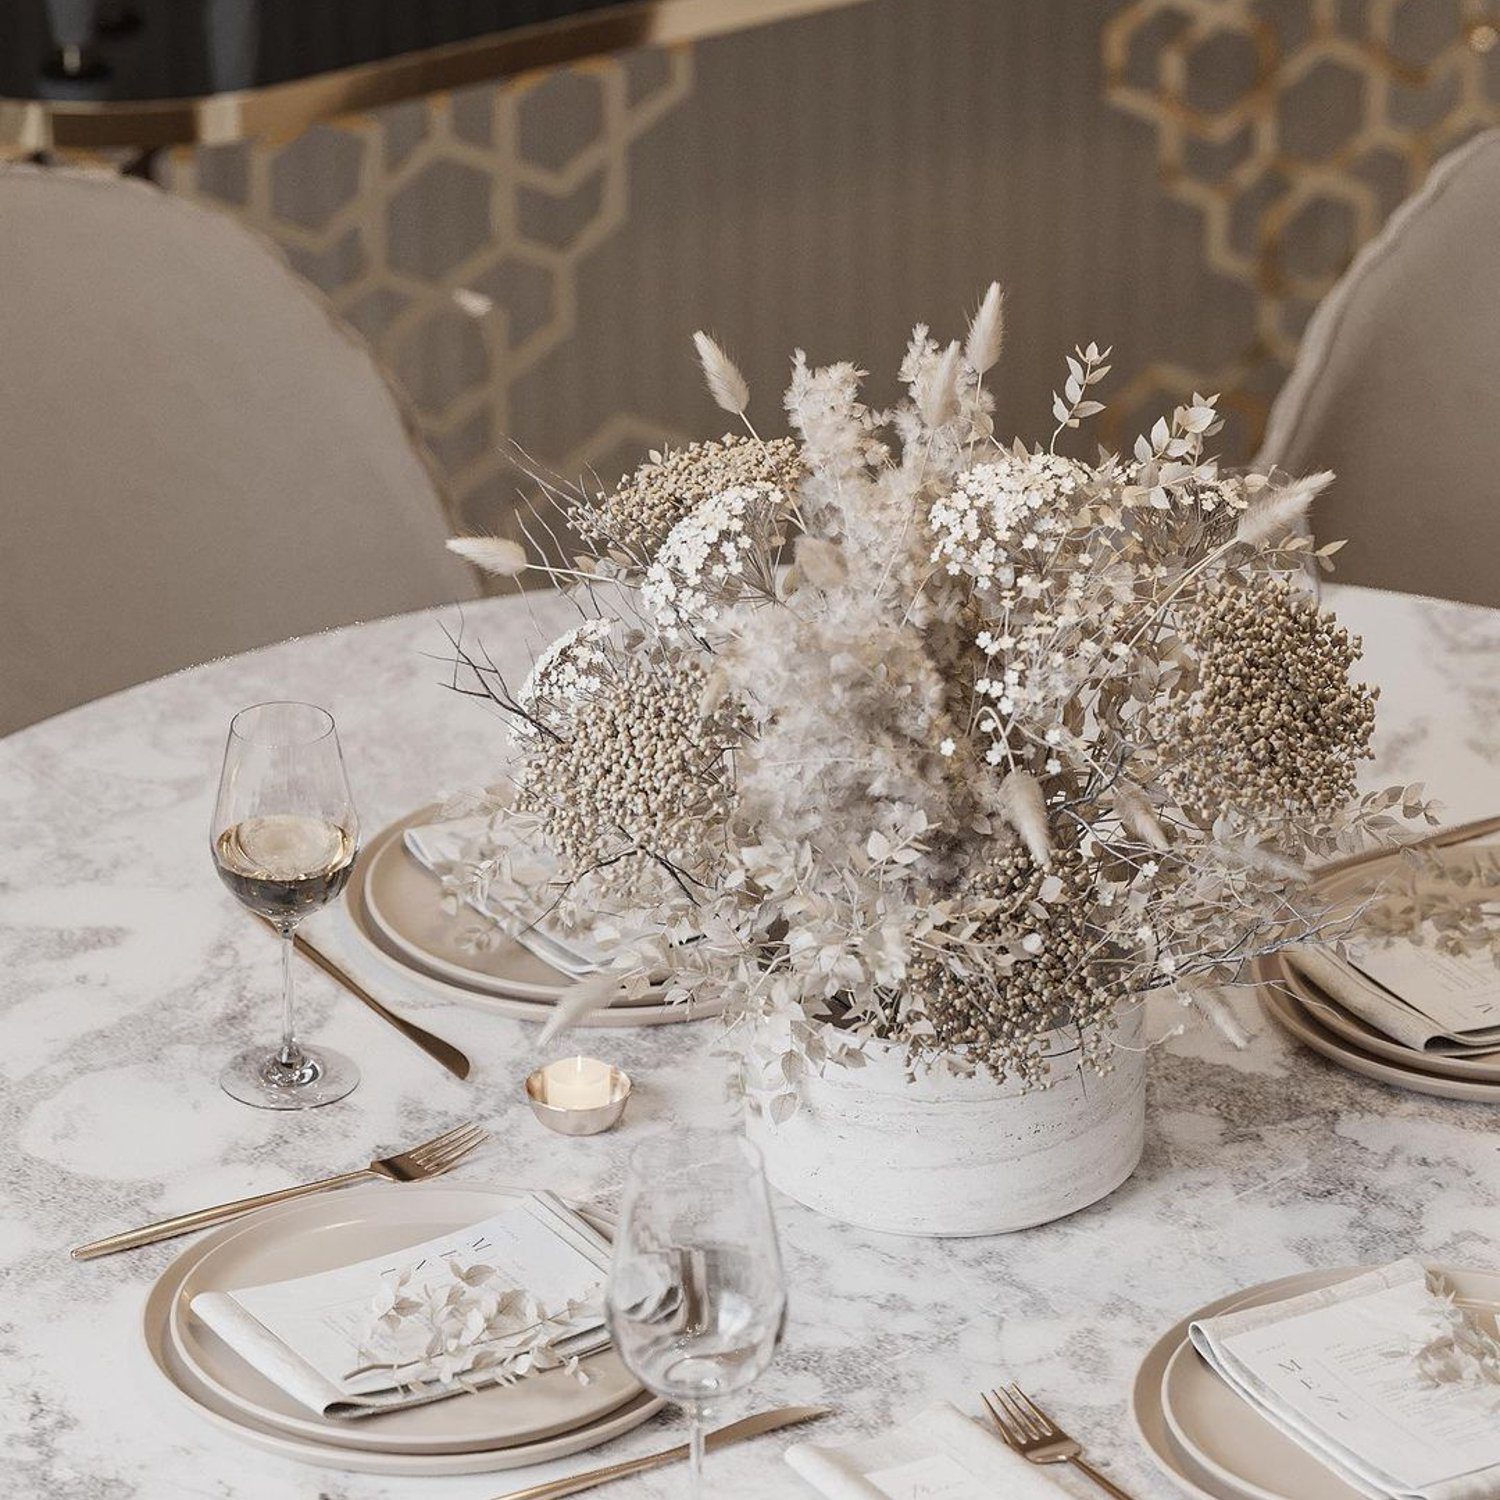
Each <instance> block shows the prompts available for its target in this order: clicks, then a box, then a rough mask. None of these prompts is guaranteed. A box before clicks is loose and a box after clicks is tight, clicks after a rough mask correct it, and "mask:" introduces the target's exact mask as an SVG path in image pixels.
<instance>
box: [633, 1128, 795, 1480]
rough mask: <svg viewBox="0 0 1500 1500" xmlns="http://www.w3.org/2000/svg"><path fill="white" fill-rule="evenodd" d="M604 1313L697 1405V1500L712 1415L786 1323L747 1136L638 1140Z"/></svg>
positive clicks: (665, 1388)
mask: <svg viewBox="0 0 1500 1500" xmlns="http://www.w3.org/2000/svg"><path fill="white" fill-rule="evenodd" d="M605 1310H606V1313H607V1316H608V1319H609V1329H610V1333H611V1335H612V1336H613V1338H614V1342H615V1349H616V1351H617V1352H618V1354H619V1356H620V1358H621V1359H622V1360H623V1361H624V1362H625V1365H626V1368H627V1369H629V1370H630V1371H631V1372H632V1374H634V1375H635V1376H636V1378H637V1379H638V1380H639V1381H640V1382H641V1384H642V1385H644V1386H646V1388H647V1389H648V1390H651V1391H654V1392H655V1393H656V1394H657V1395H658V1396H665V1397H667V1398H668V1399H669V1400H673V1401H677V1402H680V1403H681V1404H682V1405H683V1406H684V1407H686V1409H687V1413H688V1419H689V1422H690V1424H691V1432H692V1441H691V1445H690V1457H691V1462H690V1466H689V1467H690V1472H691V1479H690V1481H689V1484H690V1493H691V1494H692V1496H693V1497H694V1500H697V1497H698V1496H700V1495H701V1494H702V1485H703V1447H704V1444H703V1437H704V1431H703V1429H704V1423H705V1422H706V1421H707V1419H708V1415H709V1412H710V1411H711V1409H712V1407H713V1406H714V1405H715V1404H716V1403H717V1402H719V1401H720V1400H722V1399H723V1398H725V1397H727V1396H733V1395H735V1394H737V1393H738V1392H740V1391H743V1390H745V1389H747V1388H748V1387H749V1386H750V1384H751V1383H752V1382H753V1381H755V1380H757V1379H758V1378H759V1377H760V1376H761V1375H762V1374H764V1373H765V1370H766V1368H767V1366H769V1365H770V1363H771V1358H772V1356H773V1355H774V1354H775V1352H776V1346H777V1344H778V1343H779V1342H780V1341H781V1334H782V1328H783V1326H784V1324H785V1321H786V1287H785V1283H784V1282H783V1279H782V1273H781V1252H780V1251H779V1249H778V1248H777V1244H776V1225H775V1222H774V1221H773V1219H772V1217H771V1199H770V1193H769V1191H768V1190H767V1188H766V1179H765V1173H764V1171H763V1170H762V1167H761V1161H760V1153H759V1152H758V1151H757V1150H756V1149H755V1147H754V1146H753V1145H751V1144H750V1142H749V1141H747V1140H746V1139H745V1138H744V1137H743V1136H741V1135H737V1134H727V1133H720V1132H713V1131H708V1132H702V1131H700V1132H692V1131H689V1132H687V1133H684V1134H681V1135H675V1134H669V1135H659V1136H656V1137H655V1138H653V1139H651V1140H648V1141H645V1142H643V1143H642V1144H641V1145H640V1146H639V1147H637V1148H636V1150H635V1152H634V1154H633V1155H632V1156H631V1158H630V1170H629V1173H628V1176H627V1178H626V1182H625V1197H624V1202H623V1203H622V1204H621V1208H620V1222H619V1225H618V1227H617V1228H616V1230H615V1245H614V1255H613V1257H612V1259H611V1262H610V1270H609V1284H608V1287H607V1289H606V1292H605Z"/></svg>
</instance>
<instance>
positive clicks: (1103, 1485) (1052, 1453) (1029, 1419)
mask: <svg viewBox="0 0 1500 1500" xmlns="http://www.w3.org/2000/svg"><path fill="white" fill-rule="evenodd" d="M983 1395H984V1404H985V1405H986V1406H987V1407H989V1409H990V1416H991V1417H992V1418H993V1419H994V1423H995V1426H996V1427H998V1428H999V1429H1000V1436H1001V1437H1003V1438H1004V1439H1005V1441H1006V1442H1007V1443H1008V1444H1009V1445H1010V1446H1011V1447H1012V1448H1014V1449H1015V1450H1016V1452H1017V1453H1019V1454H1020V1455H1021V1457H1022V1458H1024V1459H1027V1460H1028V1461H1029V1462H1031V1463H1034V1464H1072V1465H1073V1467H1074V1468H1075V1469H1079V1470H1081V1471H1082V1472H1083V1473H1085V1474H1087V1475H1088V1477H1089V1478H1090V1479H1092V1480H1093V1481H1094V1483H1095V1484H1097V1485H1098V1486H1099V1488H1100V1489H1101V1490H1103V1491H1104V1492H1105V1494H1107V1495H1113V1496H1114V1497H1115V1500H1133V1497H1132V1496H1131V1495H1130V1494H1128V1493H1127V1492H1126V1491H1125V1490H1122V1489H1121V1488H1120V1486H1119V1485H1117V1484H1115V1483H1114V1482H1113V1481H1112V1480H1108V1479H1106V1478H1105V1477H1104V1475H1102V1474H1101V1473H1100V1472H1099V1471H1098V1469H1096V1468H1095V1467H1094V1466H1093V1464H1091V1463H1089V1461H1088V1460H1087V1459H1086V1458H1084V1456H1083V1448H1082V1446H1081V1445H1080V1444H1079V1443H1076V1442H1075V1441H1074V1440H1073V1439H1072V1438H1070V1437H1069V1436H1068V1435H1067V1433H1065V1432H1064V1431H1063V1430H1062V1428H1060V1427H1059V1426H1058V1425H1057V1423H1056V1422H1054V1421H1053V1420H1052V1418H1051V1417H1049V1416H1048V1415H1047V1413H1046V1412H1044V1411H1043V1410H1042V1409H1041V1407H1039V1406H1038V1405H1037V1404H1036V1403H1035V1402H1034V1401H1033V1400H1032V1399H1031V1397H1029V1396H1028V1395H1027V1394H1026V1393H1025V1391H1023V1390H1022V1389H1021V1387H1020V1386H1018V1385H1015V1384H1012V1385H1011V1386H1010V1387H1009V1388H1008V1389H1006V1390H997V1391H985V1392H984V1393H983Z"/></svg>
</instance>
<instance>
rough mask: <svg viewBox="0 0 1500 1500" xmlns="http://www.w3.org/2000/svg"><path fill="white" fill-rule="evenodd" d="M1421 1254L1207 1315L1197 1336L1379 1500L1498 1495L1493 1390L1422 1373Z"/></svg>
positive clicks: (1250, 1396) (1427, 1300)
mask: <svg viewBox="0 0 1500 1500" xmlns="http://www.w3.org/2000/svg"><path fill="white" fill-rule="evenodd" d="M1430 1308H1431V1293H1430V1292H1429V1291H1428V1288H1427V1271H1426V1268H1425V1267H1424V1266H1423V1265H1422V1264H1421V1262H1420V1261H1416V1260H1412V1259H1406V1260H1399V1261H1397V1262H1396V1263H1395V1264H1394V1265H1390V1266H1385V1267H1382V1268H1381V1269H1379V1270H1375V1271H1368V1272H1366V1273H1364V1274H1363V1275H1360V1276H1355V1277H1352V1278H1351V1279H1350V1280H1348V1281H1341V1282H1338V1283H1337V1284H1335V1285H1334V1286H1330V1287H1324V1288H1322V1289H1321V1290H1319V1291H1315V1292H1307V1293H1305V1294H1304V1295H1302V1296H1300V1297H1291V1298H1288V1299H1287V1300H1286V1301H1284V1302H1274V1303H1270V1304H1268V1305H1267V1306H1264V1307H1252V1308H1246V1309H1244V1310H1243V1311H1241V1312H1229V1313H1224V1314H1222V1315H1221V1316H1219V1317H1217V1318H1205V1319H1204V1320H1203V1321H1202V1322H1198V1323H1194V1324H1193V1325H1192V1327H1191V1329H1190V1337H1191V1339H1192V1341H1193V1347H1194V1348H1195V1349H1197V1350H1198V1352H1199V1353H1200V1354H1201V1355H1202V1356H1203V1358H1204V1359H1205V1360H1207V1361H1208V1363H1209V1365H1210V1366H1211V1367H1212V1368H1213V1369H1214V1370H1215V1371H1216V1372H1217V1373H1218V1374H1219V1375H1220V1376H1221V1377H1222V1378H1223V1379H1224V1380H1225V1381H1227V1382H1228V1384H1229V1385H1230V1386H1232V1387H1233V1388H1234V1390H1236V1391H1237V1392H1238V1393H1239V1394H1240V1395H1241V1396H1243V1397H1244V1398H1245V1399H1246V1400H1247V1401H1249V1402H1250V1403H1251V1404H1252V1405H1253V1406H1254V1407H1255V1409H1256V1410H1257V1411H1258V1412H1260V1414H1261V1415H1262V1416H1263V1417H1265V1418H1266V1419H1267V1420H1268V1421H1270V1422H1273V1423H1274V1424H1275V1425H1276V1426H1277V1427H1279V1428H1280V1429H1281V1430H1282V1431H1283V1432H1285V1433H1286V1434H1287V1436H1288V1437H1291V1438H1293V1439H1294V1440H1295V1441H1296V1442H1298V1443H1300V1444H1301V1445H1302V1446H1303V1447H1304V1448H1306V1449H1307V1450H1308V1452H1310V1453H1312V1454H1314V1455H1315V1456H1316V1457H1318V1458H1319V1459H1321V1460H1322V1461H1323V1462H1324V1463H1326V1464H1327V1465H1328V1467H1329V1468H1330V1469H1332V1470H1333V1471H1334V1472H1335V1473H1337V1474H1338V1475H1339V1476H1340V1477H1341V1478H1342V1479H1344V1480H1345V1481H1346V1482H1347V1483H1348V1484H1350V1485H1352V1486H1353V1487H1354V1488H1355V1489H1357V1490H1358V1491H1359V1492H1360V1493H1361V1494H1364V1495H1369V1496H1372V1497H1374V1500H1500V1418H1497V1416H1496V1414H1495V1410H1494V1406H1493V1401H1492V1397H1491V1398H1490V1399H1488V1400H1487V1398H1486V1394H1485V1393H1484V1392H1475V1391H1471V1390H1467V1389H1465V1388H1464V1387H1461V1386H1457V1385H1443V1386H1431V1385H1426V1384H1424V1383H1423V1381H1422V1378H1421V1376H1420V1374H1419V1372H1418V1369H1417V1365H1416V1361H1415V1359H1414V1357H1413V1353H1414V1350H1415V1348H1416V1347H1418V1346H1420V1344H1421V1343H1422V1342H1424V1341H1425V1338H1426V1337H1428V1336H1430V1332H1431V1324H1430V1321H1429V1319H1430Z"/></svg>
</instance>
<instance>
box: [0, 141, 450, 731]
mask: <svg viewBox="0 0 1500 1500" xmlns="http://www.w3.org/2000/svg"><path fill="white" fill-rule="evenodd" d="M0 371H3V379H0V733H3V732H6V731H8V730H11V729H15V728H18V727H20V726H21V725H24V724H27V723H30V722H32V721H33V720H36V719H39V718H42V717H44V716H45V715H48V714H51V713H55V712H57V711H59V710H61V709H64V708H68V707H70V706H72V705H73V704H76V703H81V702H84V701H86V700H88V699H90V698H93V697H97V696H98V695H100V694H102V693H107V692H110V691H112V690H113V689H115V688H120V687H124V686H126V685H127V684H129V683H133V682H139V681H141V680H142V679H144V678H148V677H152V676H155V675H157V674H159V673H162V672H167V671H170V670H172V669H174V668H176V667H181V666H184V665H187V664H189V663H193V662H200V661H205V660H208V659H210V658H212V657H215V656H220V655H223V654H224V653H226V652H232V651H240V650H244V649H247V648H249V647H252V646H258V645H263V644H265V643H267V642H269V641H273V640H280V639H282V638H284V637H286V636H291V635H298V634H305V633H307V632H309V631H316V630H322V629H326V628H327V627H329V626H333V625H341V624H345V623H348V622H350V621H354V620H358V619H363V618H371V617H375V616H379V615H386V614H393V613H396V612H398V611H401V610H408V609H416V608H419V607H421V606H424V605H430V604H436V603H440V602H443V601H447V600H454V599H466V598H471V597H473V596H474V595H475V594H476V593H477V588H476V583H475V579H474V578H473V576H472V575H471V574H470V572H469V571H468V569H467V567H466V566H465V565H464V564H462V563H460V562H459V561H458V560H457V559H456V558H454V557H453V556H452V555H451V554H448V553H447V552H445V551H444V548H443V539H444V535H445V531H446V527H445V524H444V521H443V517H442V510H441V507H440V504H439V499H438V494H437V491H436V488H435V486H434V482H433V479H432V476H431V474H430V473H429V472H428V469H427V467H426V466H425V464H424V462H423V460H422V458H421V457H420V456H419V454H418V452H417V449H416V448H415V446H414V445H413V442H412V440H411V437H410V435H409V433H408V431H407V428H406V425H405V423H404V421H403V419H402V415H401V411H400V409H399V407H398V405H397V402H396V399H395V397H394V395H393V394H392V392H391V390H390V388H389V387H388V386H387V384H386V383H385V381H384V379H383V378H382V377H381V375H380V372H379V371H378V370H377V368H376V367H375V365H374V363H373V362H372V360H371V359H370V357H369V355H368V354H367V353H366V351H365V350H364V349H363V348H361V347H360V346H359V345H358V344H357V343H356V342H355V340H354V339H353V338H352V337H350V336H349V335H347V334H346V333H345V332H344V331H343V330H342V329H341V328H339V327H338V326H337V325H336V324H335V323H334V321H333V320H332V318H331V316H330V314H329V313H328V312H327V311H326V310H325V308H324V307H323V306H322V304H321V303H320V302H319V301H318V300H317V299H316V297H315V295H314V294H313V293H311V292H310V291H309V290H308V288H307V287H306V286H305V285H304V284H303V283H302V282H301V281H299V280H298V279H297V278H296V277H295V276H293V275H292V273H291V272H290V271H289V270H288V269H287V268H286V267H285V266H284V265H283V264H282V262H281V261H280V260H279V259H278V258H277V256H276V255H275V253H274V252H273V251H271V250H270V249H269V248H268V247H267V246H266V245H264V244H262V243H261V242H260V241H259V240H257V239H255V238H254V237H252V236H251V235H249V234H247V233H246V232H245V231H244V230H243V229H242V228H240V227H239V226H237V225H236V224H235V223H234V222H233V221H232V220H231V219H229V218H227V217H225V216H222V215H218V214H215V213H212V212H210V211H207V210H205V209H202V208H198V207H195V206H194V205H192V204H190V203H186V202H184V201H182V200H181V199H177V198H171V197H168V196H166V195H165V194H163V193H161V192H159V191H157V190H156V189H155V188H153V187H150V186H148V185H146V184H144V183H140V182H134V181H122V180H120V179H117V178H114V177H109V176H104V175H95V174H82V173H75V172H63V171H50V170H41V169H35V168H26V167H12V168H8V169H3V170H0Z"/></svg>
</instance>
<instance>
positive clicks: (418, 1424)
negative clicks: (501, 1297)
mask: <svg viewBox="0 0 1500 1500" xmlns="http://www.w3.org/2000/svg"><path fill="white" fill-rule="evenodd" d="M517 1196H518V1194H517V1193H516V1192H515V1191H513V1190H511V1189H506V1188H481V1187H466V1186H458V1187H454V1186H449V1185H440V1186H439V1187H438V1189H437V1190H436V1191H423V1192H421V1193H418V1194H411V1193H408V1192H406V1191H405V1189H404V1188H399V1187H393V1186H391V1185H390V1184H377V1185H372V1186H371V1187H370V1188H365V1189H360V1190H358V1191H354V1192H345V1193H330V1194H326V1195H324V1196H323V1197H320V1198H308V1199H303V1200H301V1201H300V1202H297V1203H292V1204H288V1205H286V1206H285V1207H284V1208H281V1209H276V1210H273V1211H271V1212H270V1213H267V1214H256V1215H253V1216H252V1217H251V1219H250V1220H249V1221H247V1222H244V1223H242V1224H240V1225H237V1226H236V1225H231V1226H229V1228H230V1231H231V1232H229V1233H224V1232H221V1233H220V1234H219V1235H217V1236H215V1243H214V1244H212V1245H209V1244H206V1243H205V1244H202V1245H200V1246H197V1247H195V1249H194V1250H193V1251H190V1252H188V1254H187V1256H186V1259H187V1260H188V1261H189V1262H190V1264H189V1266H188V1268H187V1270H186V1274H185V1275H184V1277H183V1280H182V1284H181V1291H180V1293H179V1295H178V1297H177V1300H176V1301H175V1302H174V1303H173V1307H172V1317H171V1328H170V1330H169V1331H170V1336H171V1338H172V1341H173V1343H174V1345H175V1346H176V1349H177V1352H178V1353H179V1354H180V1355H181V1356H182V1359H183V1362H184V1363H185V1364H186V1365H187V1366H188V1368H189V1369H191V1370H192V1372H193V1373H194V1374H195V1375H196V1376H197V1377H198V1378H199V1379H200V1380H201V1381H202V1382H203V1383H204V1385H206V1386H208V1387H209V1388H210V1389H212V1390H213V1391H214V1392H215V1393H216V1394H217V1395H219V1396H220V1397H221V1398H222V1399H223V1400H224V1401H226V1402H228V1403H229V1404H230V1405H232V1406H236V1407H239V1408H240V1409H242V1410H244V1411H246V1412H248V1413H249V1414H250V1415H251V1416H252V1417H254V1418H255V1419H256V1420H257V1421H259V1422H263V1423H266V1424H267V1425H269V1426H272V1427H276V1428H278V1429H280V1430H282V1431H284V1432H288V1433H291V1434H293V1435H296V1436H301V1437H308V1438H312V1439H314V1440H315V1441H318V1442H329V1443H333V1444H334V1445H335V1446H337V1447H346V1448H363V1449H368V1450H370V1451H373V1452H390V1453H458V1452H465V1451H475V1450H479V1449H483V1448H502V1447H509V1446H511V1445H512V1444H515V1443H523V1442H535V1441H538V1440H540V1439H542V1438H546V1437H553V1436H555V1435H557V1434H559V1433H562V1432H567V1431H571V1430H573V1429H576V1428H578V1427H582V1426H586V1425H587V1424H588V1423H590V1422H594V1421H597V1420H599V1419H600V1418H601V1417H603V1416H605V1415H607V1414H608V1413H609V1412H610V1411H612V1410H614V1409H615V1408H616V1407H619V1406H622V1405H624V1403H625V1402H626V1401H628V1400H630V1399H631V1398H632V1397H634V1396H636V1395H637V1394H639V1392H640V1389H641V1386H640V1382H639V1381H637V1380H636V1379H635V1378H634V1377H633V1376H632V1375H631V1374H630V1373H629V1372H628V1371H627V1370H626V1369H625V1367H624V1365H623V1364H622V1363H621V1362H620V1358H619V1356H618V1355H617V1354H615V1353H614V1352H613V1351H612V1350H606V1351H602V1352H601V1353H599V1354H596V1355H593V1356H591V1357H590V1358H589V1359H588V1360H587V1361H585V1364H586V1366H587V1368H588V1371H589V1374H590V1377H591V1378H590V1382H589V1384H588V1385H587V1386H580V1385H579V1384H578V1382H577V1381H576V1380H573V1379H572V1378H571V1377H570V1376H568V1375H567V1374H565V1373H564V1372H562V1371H553V1372H550V1373H548V1374H546V1375H540V1376H536V1377H534V1378H532V1379H528V1380H524V1381H522V1382H520V1383H519V1384H518V1385H515V1386H512V1387H509V1388H500V1387H494V1386H492V1387H489V1388H487V1389H484V1390H481V1391H479V1392H477V1393H476V1394H474V1395H468V1396H458V1397H454V1398H452V1399H451V1400H447V1401H438V1402H434V1403H432V1404H431V1405H429V1406H422V1407H417V1408H414V1409H412V1410H410V1411H398V1412H389V1413H385V1414H382V1415H380V1416H377V1417H366V1418H361V1419H358V1420H343V1421H333V1420H329V1419H327V1418H323V1417H318V1416H315V1415H314V1414H312V1413H311V1412H309V1411H307V1409H306V1408H305V1407H303V1406H302V1405H300V1404H299V1403H298V1402H296V1401H294V1400H292V1398H291V1397H290V1396H288V1395H287V1394H286V1392H285V1391H283V1390H282V1389H281V1388H280V1387H279V1386H277V1385H276V1384H275V1383H274V1382H273V1381H271V1380H268V1379H267V1378H266V1377H265V1376H264V1375H262V1374H261V1373H260V1372H259V1371H258V1370H256V1369H255V1368H254V1367H253V1366H251V1365H249V1364H247V1363H246V1362H245V1361H244V1360H243V1359H242V1358H240V1356H239V1355H238V1354H236V1353H235V1352H234V1350H233V1349H232V1348H231V1347H230V1346H229V1345H228V1344H226V1343H225V1342H224V1341H223V1340H222V1339H221V1338H219V1336H218V1335H217V1334H216V1333H214V1331H213V1330H212V1329H211V1328H209V1327H208V1326H207V1325H206V1324H204V1323H203V1322H202V1321H201V1320H200V1319H198V1318H197V1317H195V1316H193V1314H192V1312H191V1310H190V1306H189V1305H190V1303H191V1302H192V1299H193V1298H194V1297H195V1296H197V1295H198V1293H199V1292H205V1291H230V1290H232V1289H233V1288H235V1287H238V1286H259V1285H261V1284H263V1283H265V1282H268V1281H281V1280H285V1279H287V1278H289V1277H293V1276H306V1275H311V1274H312V1273H313V1272H315V1271H320V1270H326V1269H328V1268H330V1267H333V1266H340V1265H349V1264H351V1263H353V1262H354V1261H356V1260H361V1259H365V1258H368V1257H369V1256H370V1255H379V1254H381V1253H382V1252H383V1251H384V1250H385V1249H386V1248H389V1249H392V1250H399V1249H402V1248H403V1247H405V1246H406V1245H412V1244H419V1243H420V1242H421V1241H423V1240H428V1239H432V1238H434V1237H435V1236H438V1235H441V1234H444V1233H445V1232H446V1231H448V1230H450V1229H454V1230H457V1229H461V1228H463V1227H464V1226H465V1225H468V1224H472V1223H474V1222H475V1221H476V1220H478V1219H482V1218H485V1217H487V1216H488V1215H490V1214H492V1213H494V1212H495V1211H496V1210H497V1209H498V1208H501V1207H503V1206H504V1205H505V1204H506V1203H507V1202H510V1201H513V1200H514V1199H515V1198H516V1197H517Z"/></svg>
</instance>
